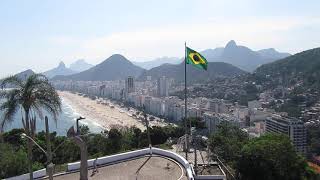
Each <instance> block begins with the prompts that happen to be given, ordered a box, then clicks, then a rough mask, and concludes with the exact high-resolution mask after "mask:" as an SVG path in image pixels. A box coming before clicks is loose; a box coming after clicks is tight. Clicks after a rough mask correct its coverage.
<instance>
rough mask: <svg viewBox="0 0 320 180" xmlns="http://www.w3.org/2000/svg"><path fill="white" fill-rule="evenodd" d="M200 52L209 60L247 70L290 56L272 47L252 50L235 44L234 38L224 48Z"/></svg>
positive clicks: (250, 70)
mask: <svg viewBox="0 0 320 180" xmlns="http://www.w3.org/2000/svg"><path fill="white" fill-rule="evenodd" d="M201 54H202V55H203V56H204V57H205V58H206V59H207V60H208V61H210V62H225V63H229V64H232V65H234V66H237V67H239V68H241V69H243V70H245V71H248V72H252V71H254V70H255V69H256V68H257V67H258V66H260V65H262V64H265V63H269V62H273V61H275V60H278V59H282V58H285V57H288V56H290V54H289V53H280V52H277V51H276V50H275V49H273V48H270V49H263V50H259V51H253V50H251V49H249V48H247V47H245V46H239V45H237V44H236V42H235V41H234V40H231V41H229V42H228V43H227V45H226V46H225V47H224V48H222V47H220V48H215V49H207V50H204V51H202V52H201Z"/></svg>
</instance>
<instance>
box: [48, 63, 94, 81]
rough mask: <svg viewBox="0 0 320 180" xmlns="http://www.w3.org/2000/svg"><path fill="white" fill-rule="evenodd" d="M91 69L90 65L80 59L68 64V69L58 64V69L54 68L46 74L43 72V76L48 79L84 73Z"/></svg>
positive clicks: (62, 64)
mask: <svg viewBox="0 0 320 180" xmlns="http://www.w3.org/2000/svg"><path fill="white" fill-rule="evenodd" d="M91 67H93V65H92V64H89V63H87V62H86V61H85V60H83V59H80V60H77V61H76V62H74V63H72V64H70V68H67V67H66V65H65V64H64V62H62V61H61V62H60V63H59V65H58V67H55V68H53V69H50V70H48V71H46V72H43V73H42V74H44V75H45V76H47V77H48V78H49V79H51V78H53V77H55V76H60V75H62V76H67V75H71V74H76V73H79V72H82V71H85V70H87V69H90V68H91Z"/></svg>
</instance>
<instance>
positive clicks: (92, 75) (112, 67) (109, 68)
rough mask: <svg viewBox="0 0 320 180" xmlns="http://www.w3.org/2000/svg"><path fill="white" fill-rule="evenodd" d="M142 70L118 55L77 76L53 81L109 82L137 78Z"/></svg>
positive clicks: (63, 77) (60, 77) (59, 77)
mask: <svg viewBox="0 0 320 180" xmlns="http://www.w3.org/2000/svg"><path fill="white" fill-rule="evenodd" d="M143 71H144V69H142V68H140V67H138V66H136V65H134V64H132V63H131V62H130V61H129V60H128V59H126V58H125V57H124V56H122V55H120V54H114V55H112V56H110V57H109V58H108V59H106V60H105V61H103V62H102V63H100V64H98V65H96V66H94V67H92V68H90V69H88V70H86V71H83V72H80V73H77V74H73V75H69V76H56V77H55V78H53V80H78V81H110V80H118V79H125V78H126V77H128V76H134V77H138V76H139V75H140V74H141V73H142V72H143Z"/></svg>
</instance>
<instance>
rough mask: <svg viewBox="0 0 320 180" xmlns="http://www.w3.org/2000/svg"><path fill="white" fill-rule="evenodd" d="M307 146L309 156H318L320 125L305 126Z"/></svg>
mask: <svg viewBox="0 0 320 180" xmlns="http://www.w3.org/2000/svg"><path fill="white" fill-rule="evenodd" d="M307 144H308V146H309V147H308V151H309V153H310V154H313V155H316V156H320V124H316V125H312V126H307Z"/></svg>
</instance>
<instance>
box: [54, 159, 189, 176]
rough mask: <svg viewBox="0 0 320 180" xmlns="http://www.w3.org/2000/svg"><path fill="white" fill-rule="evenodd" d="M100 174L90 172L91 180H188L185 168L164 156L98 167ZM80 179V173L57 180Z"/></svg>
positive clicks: (70, 174)
mask: <svg viewBox="0 0 320 180" xmlns="http://www.w3.org/2000/svg"><path fill="white" fill-rule="evenodd" d="M98 170H99V172H98V173H96V174H94V175H92V171H93V169H91V170H89V172H88V176H89V179H90V180H100V179H101V180H102V179H103V180H108V179H112V180H114V179H128V180H129V179H137V180H149V179H154V180H156V179H159V180H160V179H166V180H170V179H172V180H173V179H174V180H177V179H182V180H183V179H187V177H186V175H185V174H186V173H185V170H184V168H182V166H181V165H179V164H178V163H177V162H176V161H174V160H172V159H169V158H165V157H162V156H157V155H153V156H152V157H149V156H143V157H140V158H137V159H132V160H127V161H123V162H119V163H115V164H111V165H106V166H102V167H100V166H99V167H98ZM79 177H80V174H79V172H74V173H69V174H63V175H60V176H56V177H55V178H54V179H55V180H73V179H78V178H79Z"/></svg>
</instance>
